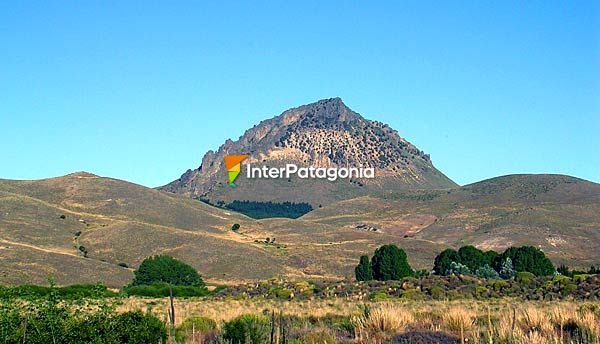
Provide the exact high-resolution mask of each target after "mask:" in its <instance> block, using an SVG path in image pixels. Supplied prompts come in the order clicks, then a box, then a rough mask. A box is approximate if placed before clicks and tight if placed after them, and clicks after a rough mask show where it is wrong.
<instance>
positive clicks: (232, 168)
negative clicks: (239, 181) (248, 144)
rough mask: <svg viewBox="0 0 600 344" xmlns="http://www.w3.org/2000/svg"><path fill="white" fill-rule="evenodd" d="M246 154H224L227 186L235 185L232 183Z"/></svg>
mask: <svg viewBox="0 0 600 344" xmlns="http://www.w3.org/2000/svg"><path fill="white" fill-rule="evenodd" d="M247 157H248V156H247V155H226V156H225V158H224V159H225V167H226V168H227V177H228V178H229V186H235V184H234V183H233V182H234V181H235V178H237V176H238V174H240V170H241V163H242V161H244V160H246V158H247Z"/></svg>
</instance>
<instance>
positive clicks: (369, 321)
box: [119, 298, 600, 344]
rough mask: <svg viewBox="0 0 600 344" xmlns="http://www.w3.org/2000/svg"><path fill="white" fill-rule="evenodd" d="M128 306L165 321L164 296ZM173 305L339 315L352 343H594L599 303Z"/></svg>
mask: <svg viewBox="0 0 600 344" xmlns="http://www.w3.org/2000/svg"><path fill="white" fill-rule="evenodd" d="M134 309H141V310H146V311H150V312H152V313H154V314H155V315H157V316H158V317H159V318H161V319H165V321H166V320H167V299H140V298H130V299H127V300H125V302H124V303H123V304H122V305H120V306H119V310H121V311H126V310H134ZM175 310H176V320H177V324H179V323H181V322H182V321H183V320H185V319H186V318H188V317H192V316H203V317H207V318H211V319H213V320H215V321H217V323H221V322H222V321H228V320H231V319H233V318H235V317H237V316H239V315H242V314H257V313H264V312H268V311H269V310H275V311H276V312H277V313H278V312H279V311H281V312H282V314H284V315H289V316H296V317H301V318H308V317H314V318H327V317H331V316H345V317H348V318H349V319H351V321H350V323H351V324H352V325H353V326H354V333H353V335H354V342H355V343H385V340H387V339H389V338H391V337H393V336H395V335H397V334H401V333H405V332H410V331H426V332H431V333H435V332H443V333H448V334H451V335H454V336H455V337H457V338H462V340H463V342H468V343H522V344H530V343H531V344H534V343H600V302H565V301H563V302H523V301H513V300H510V299H502V300H494V301H493V300H490V301H475V300H459V301H398V302H383V303H377V302H367V303H356V302H352V301H348V300H342V299H337V300H310V301H279V300H256V299H253V300H235V301H234V300H230V301H227V300H201V299H188V300H176V302H175ZM349 335H352V334H349Z"/></svg>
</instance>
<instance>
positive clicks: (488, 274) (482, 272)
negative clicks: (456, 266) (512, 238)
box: [475, 264, 500, 279]
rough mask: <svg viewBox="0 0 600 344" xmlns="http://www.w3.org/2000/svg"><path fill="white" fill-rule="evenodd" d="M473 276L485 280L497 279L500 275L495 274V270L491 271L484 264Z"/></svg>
mask: <svg viewBox="0 0 600 344" xmlns="http://www.w3.org/2000/svg"><path fill="white" fill-rule="evenodd" d="M475 275H477V277H481V278H485V279H498V278H500V275H498V273H497V272H496V270H494V269H492V267H491V266H489V265H487V264H485V265H484V266H482V267H480V268H479V269H477V270H476V271H475Z"/></svg>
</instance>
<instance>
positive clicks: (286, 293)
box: [269, 287, 294, 299]
mask: <svg viewBox="0 0 600 344" xmlns="http://www.w3.org/2000/svg"><path fill="white" fill-rule="evenodd" d="M269 292H270V294H272V295H275V296H276V297H278V298H280V299H289V298H290V297H291V296H292V294H293V293H294V291H293V290H292V289H287V288H280V287H276V288H271V290H270V291H269Z"/></svg>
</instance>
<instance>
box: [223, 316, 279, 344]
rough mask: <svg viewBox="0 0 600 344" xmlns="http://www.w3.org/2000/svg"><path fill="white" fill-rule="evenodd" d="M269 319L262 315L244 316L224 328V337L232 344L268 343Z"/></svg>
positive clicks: (228, 323)
mask: <svg viewBox="0 0 600 344" xmlns="http://www.w3.org/2000/svg"><path fill="white" fill-rule="evenodd" d="M269 330H270V326H269V319H268V318H267V317H265V316H261V315H242V316H239V317H237V318H235V319H233V320H231V321H229V322H226V323H225V325H224V326H223V337H224V338H225V339H226V340H229V341H230V342H231V344H263V343H266V342H268V336H269Z"/></svg>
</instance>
